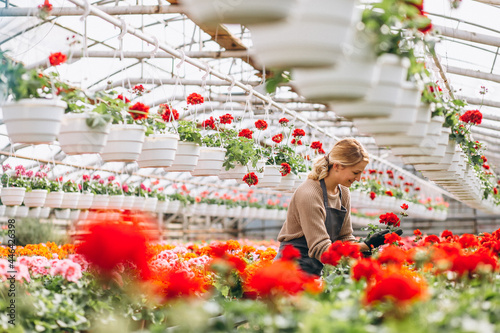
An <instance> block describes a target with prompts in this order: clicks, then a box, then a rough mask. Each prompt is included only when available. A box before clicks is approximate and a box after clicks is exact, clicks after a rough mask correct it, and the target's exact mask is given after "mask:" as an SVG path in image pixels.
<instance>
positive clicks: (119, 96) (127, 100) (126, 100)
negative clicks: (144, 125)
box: [116, 95, 130, 103]
mask: <svg viewBox="0 0 500 333" xmlns="http://www.w3.org/2000/svg"><path fill="white" fill-rule="evenodd" d="M116 99H121V100H122V101H124V102H125V103H130V99H128V98H127V97H125V96H123V95H118V97H116Z"/></svg>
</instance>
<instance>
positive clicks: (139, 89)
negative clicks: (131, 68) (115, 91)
mask: <svg viewBox="0 0 500 333" xmlns="http://www.w3.org/2000/svg"><path fill="white" fill-rule="evenodd" d="M145 90H146V89H145V88H144V86H143V85H142V84H138V85H136V86H134V87H133V88H132V92H133V93H134V94H138V95H140V94H142V93H143V92H144V91H145Z"/></svg>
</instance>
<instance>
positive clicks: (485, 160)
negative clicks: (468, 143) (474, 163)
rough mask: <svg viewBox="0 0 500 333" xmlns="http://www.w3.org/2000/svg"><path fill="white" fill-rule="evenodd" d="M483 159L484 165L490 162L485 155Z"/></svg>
mask: <svg viewBox="0 0 500 333" xmlns="http://www.w3.org/2000/svg"><path fill="white" fill-rule="evenodd" d="M481 159H482V160H483V163H486V162H488V159H487V158H486V156H484V155H481Z"/></svg>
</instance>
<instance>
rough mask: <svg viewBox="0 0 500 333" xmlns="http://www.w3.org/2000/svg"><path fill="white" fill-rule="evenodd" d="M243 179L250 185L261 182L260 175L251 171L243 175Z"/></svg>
mask: <svg viewBox="0 0 500 333" xmlns="http://www.w3.org/2000/svg"><path fill="white" fill-rule="evenodd" d="M243 181H244V182H245V183H247V184H248V186H252V185H257V184H258V183H259V177H257V175H256V174H255V172H250V173H247V174H246V175H245V176H243Z"/></svg>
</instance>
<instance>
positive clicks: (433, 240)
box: [424, 235, 439, 243]
mask: <svg viewBox="0 0 500 333" xmlns="http://www.w3.org/2000/svg"><path fill="white" fill-rule="evenodd" d="M424 242H425V243H439V237H438V236H436V235H429V236H427V237H425V238H424Z"/></svg>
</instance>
